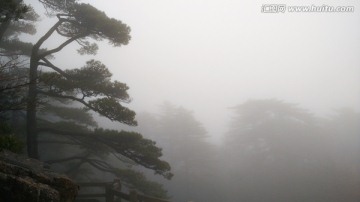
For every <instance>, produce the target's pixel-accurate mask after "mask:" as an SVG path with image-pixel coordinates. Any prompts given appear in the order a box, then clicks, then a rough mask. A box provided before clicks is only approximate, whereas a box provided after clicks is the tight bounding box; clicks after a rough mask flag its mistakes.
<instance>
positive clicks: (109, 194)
mask: <svg viewBox="0 0 360 202" xmlns="http://www.w3.org/2000/svg"><path fill="white" fill-rule="evenodd" d="M112 188H113V186H112V184H107V185H106V186H105V195H106V196H105V202H114V192H113V190H112Z"/></svg>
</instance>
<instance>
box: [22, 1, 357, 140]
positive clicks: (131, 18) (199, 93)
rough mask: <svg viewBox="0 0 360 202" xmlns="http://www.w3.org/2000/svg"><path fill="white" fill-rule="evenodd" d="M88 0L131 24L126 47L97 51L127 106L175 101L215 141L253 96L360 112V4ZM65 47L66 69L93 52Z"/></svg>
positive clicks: (61, 58)
mask: <svg viewBox="0 0 360 202" xmlns="http://www.w3.org/2000/svg"><path fill="white" fill-rule="evenodd" d="M28 2H29V1H28ZM85 2H89V3H91V4H92V5H94V6H95V7H97V8H98V9H100V10H103V11H105V12H106V14H107V15H108V16H111V17H114V18H117V19H120V20H121V21H123V22H125V23H126V24H128V25H129V26H130V27H131V29H132V32H131V36H132V40H131V42H130V44H129V45H127V46H124V47H121V48H112V47H111V46H108V45H107V44H101V47H100V51H99V53H98V54H97V55H96V56H95V58H98V59H99V60H101V61H102V62H103V63H104V64H106V65H107V66H108V67H109V69H110V70H111V71H112V72H113V74H114V78H115V79H117V80H120V81H122V82H125V83H127V84H128V85H129V86H130V92H129V93H130V95H131V96H132V98H133V102H132V103H131V104H130V108H131V109H134V110H135V111H136V112H141V111H150V112H154V111H157V109H158V106H159V105H160V104H161V103H162V102H163V101H169V102H171V103H173V104H175V105H181V106H183V107H185V108H187V109H191V110H193V111H194V115H195V117H196V118H197V119H198V120H199V121H201V122H202V123H203V124H204V126H205V127H206V129H207V130H208V132H209V135H210V136H212V141H213V142H219V141H220V140H221V134H223V133H224V131H226V130H227V126H228V125H227V124H228V122H229V117H230V116H231V111H230V110H228V108H229V107H232V106H235V105H238V104H240V103H242V102H244V101H246V100H248V99H262V98H276V99H281V100H284V101H287V102H292V103H299V104H300V106H301V107H303V108H306V109H309V110H310V111H312V112H315V113H317V114H319V115H323V116H327V115H329V114H330V113H331V110H333V109H336V108H340V107H349V108H353V109H356V110H359V109H360V57H359V56H360V37H359V36H360V10H359V9H360V2H359V1H341V2H340V1H278V2H276V1H271V2H270V1H250V0H244V1H235V0H234V1H231V0H171V1H169V0H152V1H148V0H107V1H100V0H88V1H85ZM268 3H279V4H280V3H285V4H287V5H288V6H289V5H294V6H295V5H312V4H314V5H318V6H321V5H323V4H325V5H329V6H354V7H355V12H354V13H278V14H267V13H261V6H262V4H268ZM44 20H48V19H46V18H44ZM49 23H51V20H49ZM39 25H40V23H39ZM47 28H48V27H44V28H41V27H40V28H39V30H38V34H40V35H42V34H43V33H44V32H45V31H46V30H47ZM59 42H60V41H56V40H55V41H54V43H59ZM66 50H67V51H64V52H63V53H61V54H59V55H56V63H57V64H60V66H62V67H67V68H71V67H79V66H82V65H83V64H84V61H86V59H88V58H94V56H86V57H83V56H78V58H79V60H73V58H74V57H73V56H74V54H75V52H73V50H72V49H71V47H70V48H67V49H66ZM68 58H71V60H69V59H68ZM106 124H108V125H110V124H111V123H106Z"/></svg>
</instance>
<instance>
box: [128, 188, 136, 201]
mask: <svg viewBox="0 0 360 202" xmlns="http://www.w3.org/2000/svg"><path fill="white" fill-rule="evenodd" d="M129 196H130V202H138V197H137V192H136V191H135V190H131V191H130V193H129Z"/></svg>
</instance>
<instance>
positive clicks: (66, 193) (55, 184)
mask: <svg viewBox="0 0 360 202" xmlns="http://www.w3.org/2000/svg"><path fill="white" fill-rule="evenodd" d="M44 167H46V166H44V164H43V163H42V162H40V161H37V160H34V159H29V158H26V157H22V156H19V155H16V154H14V153H11V152H6V151H5V152H1V153H0V202H25V201H26V202H71V201H74V200H75V197H76V195H77V192H78V190H79V187H78V185H76V184H75V183H74V182H73V181H72V180H70V179H69V178H67V177H66V176H63V175H60V174H57V173H54V172H51V171H50V170H48V169H46V168H44Z"/></svg>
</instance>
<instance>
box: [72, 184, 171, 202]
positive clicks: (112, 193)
mask: <svg viewBox="0 0 360 202" xmlns="http://www.w3.org/2000/svg"><path fill="white" fill-rule="evenodd" d="M77 184H78V185H79V186H80V190H81V189H82V188H95V187H100V188H103V190H104V191H103V192H101V193H91V194H79V195H78V196H77V197H76V198H77V200H78V201H84V202H85V201H89V202H90V201H91V199H94V198H105V202H125V200H126V201H129V202H170V201H168V200H164V199H160V198H154V197H150V196H146V195H142V194H138V193H137V191H136V190H131V191H130V192H129V193H128V194H127V193H123V192H121V184H120V182H119V181H114V182H108V183H106V182H85V183H77ZM121 199H125V200H121Z"/></svg>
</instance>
